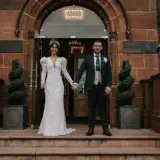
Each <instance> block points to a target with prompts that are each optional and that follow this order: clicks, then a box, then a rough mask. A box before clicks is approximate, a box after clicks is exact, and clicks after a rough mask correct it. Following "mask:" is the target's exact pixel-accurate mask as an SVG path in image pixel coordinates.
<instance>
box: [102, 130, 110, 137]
mask: <svg viewBox="0 0 160 160" xmlns="http://www.w3.org/2000/svg"><path fill="white" fill-rule="evenodd" d="M103 134H104V135H106V136H112V133H111V132H110V131H109V129H103Z"/></svg>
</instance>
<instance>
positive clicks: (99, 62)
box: [72, 40, 112, 136]
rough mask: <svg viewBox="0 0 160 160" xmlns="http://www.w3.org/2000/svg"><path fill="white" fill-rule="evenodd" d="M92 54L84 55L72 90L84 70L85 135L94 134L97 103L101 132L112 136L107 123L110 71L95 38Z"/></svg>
mask: <svg viewBox="0 0 160 160" xmlns="http://www.w3.org/2000/svg"><path fill="white" fill-rule="evenodd" d="M92 49H93V54H91V55H86V56H85V57H84V60H83V62H82V64H81V66H80V68H79V70H78V71H77V73H76V76H75V80H74V85H73V86H72V89H73V90H77V89H78V83H79V81H80V79H81V77H82V75H83V72H84V71H85V70H86V81H85V89H86V91H87V93H88V107H89V112H88V121H89V130H88V132H87V133H86V135H87V136H91V135H93V134H94V126H95V117H96V107H97V103H98V105H99V106H98V107H99V113H100V118H101V122H102V128H103V134H104V135H107V136H112V134H111V133H110V131H109V128H108V123H107V106H106V104H107V96H108V95H109V94H110V93H111V84H112V71H111V65H110V61H109V58H108V57H104V56H103V55H102V54H101V51H102V49H103V46H102V42H101V41H99V40H97V41H95V42H94V43H93V46H92Z"/></svg>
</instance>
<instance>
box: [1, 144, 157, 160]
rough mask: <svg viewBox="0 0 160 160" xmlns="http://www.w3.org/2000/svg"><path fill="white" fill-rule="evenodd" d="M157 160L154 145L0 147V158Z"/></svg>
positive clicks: (32, 159) (22, 159) (29, 159)
mask: <svg viewBox="0 0 160 160" xmlns="http://www.w3.org/2000/svg"><path fill="white" fill-rule="evenodd" d="M6 159H7V160H26V159H27V160H35V159H38V160H126V159H127V160H159V159H160V148H154V147H122V148H120V147H107V148H99V147H95V148H75V147H60V148H56V147H55V148H54V147H52V148H47V147H32V148H30V147H1V148H0V160H6Z"/></svg>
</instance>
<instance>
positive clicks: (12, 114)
mask: <svg viewBox="0 0 160 160" xmlns="http://www.w3.org/2000/svg"><path fill="white" fill-rule="evenodd" d="M27 126H28V106H27V105H7V106H6V107H4V108H3V129H8V130H16V129H24V128H26V127H27Z"/></svg>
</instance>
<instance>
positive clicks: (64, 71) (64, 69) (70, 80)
mask: <svg viewBox="0 0 160 160" xmlns="http://www.w3.org/2000/svg"><path fill="white" fill-rule="evenodd" d="M61 66H62V73H63V74H64V76H65V78H66V79H67V80H68V82H69V83H70V85H72V84H73V80H72V78H71V76H70V75H69V73H68V71H67V69H66V67H67V60H66V58H64V57H62V58H61Z"/></svg>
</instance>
